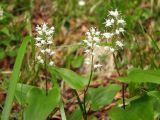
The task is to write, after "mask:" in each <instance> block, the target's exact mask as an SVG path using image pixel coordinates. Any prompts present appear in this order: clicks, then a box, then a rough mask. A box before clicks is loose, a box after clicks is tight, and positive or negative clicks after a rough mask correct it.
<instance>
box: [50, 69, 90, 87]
mask: <svg viewBox="0 0 160 120" xmlns="http://www.w3.org/2000/svg"><path fill="white" fill-rule="evenodd" d="M55 70H56V71H57V72H58V73H59V75H60V76H61V77H62V79H63V80H64V81H65V82H66V83H67V84H68V85H69V86H70V87H71V88H73V89H76V90H80V89H83V88H84V87H85V85H87V82H88V79H89V78H87V77H83V76H80V75H78V74H77V73H75V72H73V71H72V70H69V69H65V68H52V70H51V71H55ZM52 73H53V72H52Z"/></svg>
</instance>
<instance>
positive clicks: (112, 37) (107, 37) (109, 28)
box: [102, 9, 126, 52]
mask: <svg viewBox="0 0 160 120" xmlns="http://www.w3.org/2000/svg"><path fill="white" fill-rule="evenodd" d="M104 24H105V28H106V30H105V32H104V33H103V34H102V35H103V38H104V41H105V42H106V43H107V46H105V49H106V50H107V51H110V52H114V51H115V50H118V49H119V48H123V46H124V44H123V40H121V34H123V33H124V32H125V30H124V26H125V24H126V22H125V20H124V19H123V18H122V17H121V15H120V13H119V12H118V11H117V9H116V10H114V11H109V14H108V18H107V19H105V22H104ZM108 45H109V46H108Z"/></svg>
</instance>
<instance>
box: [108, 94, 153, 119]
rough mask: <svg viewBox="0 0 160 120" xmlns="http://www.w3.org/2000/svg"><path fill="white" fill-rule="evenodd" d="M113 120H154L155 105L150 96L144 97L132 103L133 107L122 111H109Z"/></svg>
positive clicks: (119, 109) (116, 109)
mask: <svg viewBox="0 0 160 120" xmlns="http://www.w3.org/2000/svg"><path fill="white" fill-rule="evenodd" d="M109 117H110V118H111V120H154V114H153V104H152V101H151V99H150V98H149V97H148V96H143V97H141V98H139V99H137V100H135V101H132V102H131V105H130V106H128V107H126V109H125V110H124V109H122V108H119V107H115V108H112V109H111V110H110V111H109Z"/></svg>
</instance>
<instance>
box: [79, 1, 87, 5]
mask: <svg viewBox="0 0 160 120" xmlns="http://www.w3.org/2000/svg"><path fill="white" fill-rule="evenodd" d="M85 4H86V3H85V1H84V0H79V2H78V5H79V6H84V5H85Z"/></svg>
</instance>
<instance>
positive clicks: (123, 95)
mask: <svg viewBox="0 0 160 120" xmlns="http://www.w3.org/2000/svg"><path fill="white" fill-rule="evenodd" d="M113 58H114V64H115V67H116V71H117V73H118V76H121V74H120V72H119V69H118V65H117V62H116V56H115V54H114V53H113ZM122 100H123V109H125V84H124V83H123V82H122Z"/></svg>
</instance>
